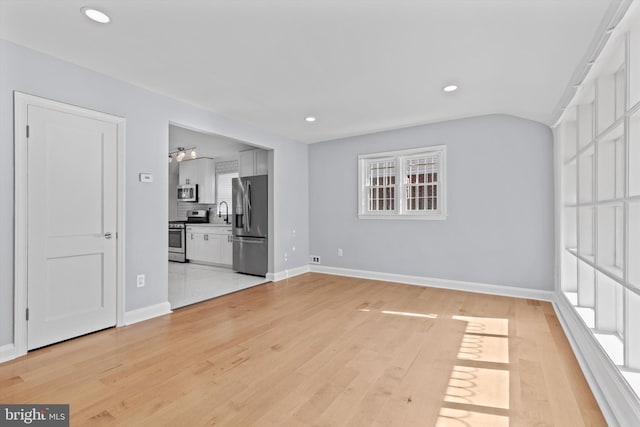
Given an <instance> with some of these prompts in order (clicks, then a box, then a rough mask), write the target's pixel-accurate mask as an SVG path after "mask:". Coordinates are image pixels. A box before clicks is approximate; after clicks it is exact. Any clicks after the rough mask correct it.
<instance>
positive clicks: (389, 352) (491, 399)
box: [0, 273, 606, 427]
mask: <svg viewBox="0 0 640 427" xmlns="http://www.w3.org/2000/svg"><path fill="white" fill-rule="evenodd" d="M0 402H2V403H27V402H28V403H70V404H71V424H72V425H75V426H92V425H122V426H152V425H153V426H162V425H167V426H200V425H225V426H249V425H260V426H296V425H300V426H312V425H317V426H341V425H351V426H395V425H402V426H490V427H499V426H512V427H513V426H546V425H548V426H562V427H565V426H581V425H588V426H596V425H606V424H605V421H604V419H603V417H602V414H601V412H600V410H599V408H598V405H597V403H596V402H595V400H594V398H593V395H592V394H591V391H590V390H589V388H588V386H587V383H586V381H585V379H584V377H583V375H582V373H581V371H580V368H579V366H578V364H577V362H576V360H575V358H574V356H573V354H572V352H571V349H570V347H569V344H568V342H567V339H566V337H565V336H564V334H563V332H562V329H561V327H560V325H559V323H558V320H557V318H556V316H555V314H554V312H553V308H552V306H551V305H550V304H549V303H545V302H538V301H533V300H525V299H516V298H507V297H496V296H489V295H481V294H473V293H465V292H457V291H448V290H441V289H431V288H423V287H417V286H409V285H403V284H395V283H387V282H377V281H369V280H363V279H353V278H344V277H338V276H330V275H322V274H316V273H308V274H305V275H302V276H298V277H295V278H293V279H289V280H288V281H282V282H277V283H268V284H266V285H261V286H257V287H255V288H251V289H248V290H245V291H242V292H238V293H235V294H231V295H227V296H223V297H220V298H217V299H214V300H210V301H206V302H203V303H200V304H196V305H192V306H189V307H186V308H183V309H180V310H177V311H175V312H174V313H173V314H171V315H167V316H164V317H161V318H156V319H153V320H149V321H146V322H142V323H139V324H136V325H132V326H128V327H123V328H116V329H110V330H106V331H102V332H99V333H95V334H91V335H87V336H84V337H81V338H78V339H74V340H70V341H67V342H64V343H60V344H57V345H54V346H50V347H47V348H44V349H41V350H37V351H33V352H30V353H29V354H28V355H27V356H25V357H22V358H20V359H16V360H14V361H11V362H8V363H5V364H2V365H0Z"/></svg>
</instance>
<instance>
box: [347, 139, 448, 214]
mask: <svg viewBox="0 0 640 427" xmlns="http://www.w3.org/2000/svg"><path fill="white" fill-rule="evenodd" d="M433 153H438V154H439V156H440V161H439V163H440V164H439V170H438V182H437V184H438V196H437V200H438V206H439V207H440V209H439V210H438V211H437V212H434V213H428V212H416V211H408V210H407V209H406V206H405V203H406V201H407V198H406V194H407V191H406V177H405V175H406V163H405V162H406V160H407V159H410V158H414V157H417V156H420V155H425V156H428V155H431V154H433ZM388 159H395V160H396V168H397V175H396V184H395V185H396V191H395V194H396V200H395V206H396V209H395V210H394V211H380V212H375V213H373V212H371V211H368V209H367V203H368V196H367V186H366V183H367V168H366V165H367V163H368V162H369V161H372V160H374V161H378V160H379V161H382V160H388ZM446 166H447V146H446V145H431V146H427V147H421V148H412V149H409V150H398V151H386V152H381V153H370V154H360V155H359V156H358V218H359V219H392V220H420V221H424V220H427V221H431V220H446V219H447V191H446V182H447V174H446V171H447V168H446Z"/></svg>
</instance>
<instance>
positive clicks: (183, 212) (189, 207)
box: [178, 201, 216, 220]
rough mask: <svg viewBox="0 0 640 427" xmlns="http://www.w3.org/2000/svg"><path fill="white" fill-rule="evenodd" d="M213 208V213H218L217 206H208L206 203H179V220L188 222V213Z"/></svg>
mask: <svg viewBox="0 0 640 427" xmlns="http://www.w3.org/2000/svg"><path fill="white" fill-rule="evenodd" d="M209 208H211V212H212V213H213V212H215V211H216V205H215V203H214V204H206V203H193V202H180V201H179V202H178V219H182V220H186V219H187V211H193V210H196V209H205V210H206V209H209Z"/></svg>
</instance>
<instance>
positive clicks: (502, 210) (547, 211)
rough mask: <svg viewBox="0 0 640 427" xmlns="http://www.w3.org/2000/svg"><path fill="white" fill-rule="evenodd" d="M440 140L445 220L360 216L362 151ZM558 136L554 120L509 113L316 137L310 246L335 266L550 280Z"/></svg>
mask: <svg viewBox="0 0 640 427" xmlns="http://www.w3.org/2000/svg"><path fill="white" fill-rule="evenodd" d="M439 144H445V145H446V146H447V186H448V187H447V197H448V202H447V210H448V218H447V220H446V221H407V220H405V221H402V220H359V219H358V217H357V207H358V203H357V202H358V193H357V170H358V163H357V157H358V155H359V154H365V153H375V152H382V151H392V150H400V149H407V148H417V147H423V146H429V145H439ZM552 144H553V142H552V134H551V130H550V129H549V128H548V127H547V126H545V125H542V124H540V123H536V122H532V121H527V120H523V119H519V118H516V117H512V116H505V115H490V116H482V117H475V118H470V119H462V120H454V121H448V122H442V123H437V124H432V125H426V126H418V127H412V128H406V129H401V130H396V131H389V132H381V133H376V134H371V135H365V136H359V137H351V138H345V139H340V140H335V141H329V142H323V143H317V144H313V145H311V146H310V148H309V177H310V178H309V194H310V198H309V218H310V239H311V244H310V248H309V253H310V254H313V255H320V256H321V257H322V258H321V259H322V264H323V265H326V266H332V267H342V268H350V269H360V270H369V271H377V272H385V273H395V274H406V275H413V276H422V277H431V278H438V279H450V280H462V281H470V282H478V283H486V284H496V285H506V286H513V287H520V288H533V289H545V290H550V289H552V288H553V268H554V267H553V265H554V264H553V263H554V255H553V254H554V245H553V233H554V231H553V230H554V228H553V221H554V219H553V218H554V217H553V206H554V199H553V149H552ZM339 247H340V248H343V250H344V256H342V257H338V256H337V248H339Z"/></svg>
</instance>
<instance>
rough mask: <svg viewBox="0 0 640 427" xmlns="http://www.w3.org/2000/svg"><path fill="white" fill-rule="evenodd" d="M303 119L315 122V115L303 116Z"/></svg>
mask: <svg viewBox="0 0 640 427" xmlns="http://www.w3.org/2000/svg"><path fill="white" fill-rule="evenodd" d="M304 119H305V121H307V122H309V123H312V122H315V121H316V118H315V117H313V116H307V117H305V118H304Z"/></svg>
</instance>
